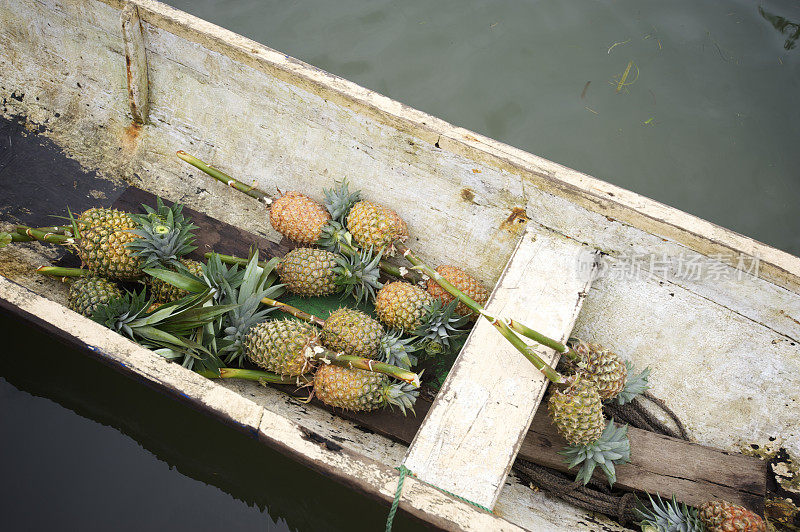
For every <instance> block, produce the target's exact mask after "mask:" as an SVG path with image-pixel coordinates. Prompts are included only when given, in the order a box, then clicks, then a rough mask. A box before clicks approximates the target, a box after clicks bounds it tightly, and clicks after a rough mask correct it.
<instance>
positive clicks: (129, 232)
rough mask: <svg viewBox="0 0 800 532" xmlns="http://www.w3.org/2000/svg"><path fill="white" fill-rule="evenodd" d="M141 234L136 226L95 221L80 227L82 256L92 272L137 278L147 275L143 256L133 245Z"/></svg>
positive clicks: (133, 279) (121, 278) (129, 279)
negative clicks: (143, 268)
mask: <svg viewBox="0 0 800 532" xmlns="http://www.w3.org/2000/svg"><path fill="white" fill-rule="evenodd" d="M137 238H138V237H137V235H136V234H135V233H134V231H133V228H128V227H112V226H107V225H94V226H91V227H89V228H88V229H84V230H81V231H80V238H79V239H78V241H77V243H76V247H77V249H78V256H79V257H80V258H81V261H82V262H83V263H84V264H85V265H86V267H87V268H88V269H89V271H91V272H92V273H95V274H97V275H100V276H102V277H109V278H111V279H119V280H121V281H135V280H138V279H140V278H141V277H142V276H143V275H144V273H143V272H142V261H141V259H140V258H139V257H137V256H136V255H135V253H134V252H133V251H132V250H131V249H130V248H129V246H130V244H132V243H133V242H134V241H135V240H136V239H137Z"/></svg>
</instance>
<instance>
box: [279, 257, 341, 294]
mask: <svg viewBox="0 0 800 532" xmlns="http://www.w3.org/2000/svg"><path fill="white" fill-rule="evenodd" d="M336 267H337V262H336V255H335V254H334V253H331V252H330V251H325V250H324V249H316V248H297V249H293V250H292V251H290V252H289V253H287V254H286V256H285V257H284V258H283V260H282V261H281V262H280V264H278V268H277V271H278V275H279V276H280V278H281V282H282V283H283V284H285V285H286V288H287V289H288V290H289V291H291V292H294V293H295V294H298V295H301V296H327V295H330V294H335V293H336V292H338V291H339V287H338V286H337V285H336V271H335V270H336Z"/></svg>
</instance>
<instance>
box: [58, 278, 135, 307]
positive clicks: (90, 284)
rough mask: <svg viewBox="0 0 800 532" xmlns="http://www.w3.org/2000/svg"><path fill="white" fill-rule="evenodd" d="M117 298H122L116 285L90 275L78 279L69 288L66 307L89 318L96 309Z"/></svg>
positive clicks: (120, 291)
mask: <svg viewBox="0 0 800 532" xmlns="http://www.w3.org/2000/svg"><path fill="white" fill-rule="evenodd" d="M118 297H122V290H120V288H119V287H118V286H117V285H116V283H114V282H113V281H110V280H108V279H104V278H103V277H95V276H93V275H91V276H87V277H80V278H79V279H77V280H75V282H73V283H72V285H71V286H70V287H69V298H68V301H69V303H68V306H69V308H70V309H71V310H74V311H75V312H77V313H79V314H83V315H84V316H87V317H91V315H92V314H93V313H94V311H95V310H96V309H97V307H99V306H100V305H104V304H106V303H108V302H109V301H111V300H112V299H115V298H118Z"/></svg>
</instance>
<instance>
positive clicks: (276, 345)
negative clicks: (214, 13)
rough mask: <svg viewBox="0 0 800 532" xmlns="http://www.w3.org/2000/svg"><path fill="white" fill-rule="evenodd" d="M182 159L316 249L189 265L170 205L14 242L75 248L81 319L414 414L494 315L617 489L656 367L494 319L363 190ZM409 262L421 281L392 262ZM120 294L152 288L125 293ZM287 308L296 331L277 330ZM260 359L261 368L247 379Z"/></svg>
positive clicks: (579, 445)
mask: <svg viewBox="0 0 800 532" xmlns="http://www.w3.org/2000/svg"><path fill="white" fill-rule="evenodd" d="M179 156H180V157H181V158H182V159H184V160H186V161H188V162H190V163H191V164H193V165H195V166H197V167H198V168H200V169H202V170H204V171H206V172H207V173H209V174H210V175H212V176H213V177H215V178H217V179H220V180H222V181H224V182H226V183H228V184H232V186H233V187H234V188H236V189H237V190H240V191H243V192H245V193H248V195H251V196H253V197H256V198H258V199H259V200H261V201H263V202H264V203H266V204H267V205H269V206H270V212H269V220H270V223H271V225H272V227H273V228H274V229H276V230H277V231H278V232H280V233H281V234H283V235H284V236H285V237H287V238H288V239H290V240H292V241H294V242H295V243H297V244H298V245H299V246H300V247H297V248H295V249H293V250H292V251H290V252H288V253H287V254H286V255H285V256H284V257H273V258H272V259H271V260H269V261H259V260H258V253H257V252H254V253H251V256H250V257H249V258H247V259H244V258H236V257H227V256H223V255H218V254H215V253H211V254H208V255H207V257H208V261H207V262H206V263H200V262H197V261H193V260H189V259H187V258H186V257H185V256H186V255H187V254H188V253H190V252H191V251H193V250H194V249H196V248H195V246H194V244H193V243H194V235H193V234H192V230H193V229H196V227H195V226H194V225H192V224H191V221H189V220H188V219H186V218H185V217H184V216H183V214H182V207H181V206H180V205H177V204H176V205H173V206H171V207H167V206H165V205H164V204H163V203H162V202H161V201H160V200H159V201H158V204H157V205H156V207H155V208H151V207H146V206H145V208H144V212H143V213H141V214H131V213H125V212H122V211H119V210H115V209H89V210H88V211H85V212H83V213H81V214H80V215H79V216H78V217H74V218H73V217H71V223H70V225H68V226H62V227H54V228H44V229H33V228H25V227H19V228H18V231H17V234H15V235H10V236H8V237H3V238H0V242H2V241H4V242H5V243H8V242H9V241H26V240H42V241H45V242H51V243H58V244H64V245H68V246H70V247H72V248H73V249H75V251H76V252H77V254H78V255H79V257H80V258H81V261H82V263H83V266H84V268H83V269H65V268H53V267H45V268H40V271H41V272H42V273H45V274H50V275H59V276H65V277H75V278H76V279H75V280H74V282H73V284H72V285H71V287H70V290H69V306H70V308H71V309H73V310H75V311H76V312H79V313H81V314H84V315H86V316H89V317H91V318H92V319H93V320H95V321H98V322H100V323H102V324H104V325H106V326H107V327H109V328H111V329H113V330H116V331H117V332H119V333H120V334H124V335H126V336H128V337H130V338H132V339H134V340H136V341H137V342H139V343H141V344H142V345H144V346H146V347H148V348H150V349H153V350H154V351H155V352H156V353H158V354H160V355H161V356H163V357H165V358H167V359H169V360H173V361H177V362H180V363H182V364H183V365H184V366H185V367H187V368H190V369H194V370H196V371H198V372H199V373H201V374H203V375H205V376H208V377H211V378H248V379H254V380H258V381H260V382H262V383H264V382H275V383H296V384H299V385H302V386H308V387H311V389H312V390H313V392H312V393H313V394H314V395H316V397H317V398H319V399H320V400H321V401H322V402H324V403H326V404H328V405H331V406H333V407H338V408H342V409H347V410H355V411H372V410H376V409H379V408H383V407H386V406H389V407H395V406H396V407H398V408H399V410H400V411H401V412H402V413H404V414H405V413H406V411H407V410H412V411H413V407H414V403H415V401H416V399H417V397H418V394H419V391H418V388H419V386H420V375H419V374H417V373H415V372H414V367H415V365H416V364H417V362H418V360H419V359H420V358H422V357H427V358H431V357H433V358H435V357H437V356H441V355H442V354H443V353H447V352H452V351H453V350H454V349H455V346H456V345H457V342H455V340H456V339H458V338H459V337H463V336H464V335H465V334H466V333H467V332H468V330H469V328H470V326H471V325H472V323H473V322H474V320H475V319H478V317H483V318H485V319H488V320H489V321H490V322H491V323H492V324H493V325H494V326H495V327H496V328H497V329H498V331H499V333H500V334H501V335H503V336H504V337H505V338H506V339H507V340H508V341H509V342H510V343H511V344H512V345H513V346H514V347H515V348H516V349H518V350H519V351H520V352H521V354H522V355H524V356H526V357H527V358H528V359H529V360H530V361H531V362H532V363H534V365H535V366H536V367H537V368H538V369H540V370H541V371H542V372H543V373H544V374H545V376H546V377H547V378H549V379H550V380H551V381H552V383H553V385H552V386H551V389H550V395H549V398H548V410H549V413H550V417H551V419H552V421H553V423H554V424H555V425H556V427H557V428H558V431H559V433H560V434H561V435H562V436H563V437H564V438H565V439H566V441H567V442H568V444H569V445H568V447H566V448H565V449H564V450H563V451H562V454H563V455H565V456H566V458H567V461H568V463H569V464H570V467H575V466H578V465H580V466H581V467H580V469H579V472H578V475H577V479H576V480H577V481H579V482H582V483H583V484H586V483H588V481H589V479H590V478H591V476H592V474H593V472H594V470H595V468H596V467H597V466H599V467H600V468H601V469H602V470H603V471H604V472H605V474H606V476H607V478H608V480H609V483H610V484H612V485H613V483H614V482H615V464H618V463H621V462H625V461H628V460H629V457H630V444H629V441H628V438H627V426H617V425H615V424H614V422H613V420H612V421H606V419H605V418H604V416H603V407H602V402H603V401H612V400H614V401H617V402H619V403H620V404H625V403H626V402H629V401H631V400H632V399H633V398H634V397H635V396H636V395H637V394H639V393H642V392H643V391H644V390H646V389H647V386H648V385H647V378H648V374H649V370H648V369H645V370H644V371H642V372H641V373H638V374H637V373H636V372H635V371H634V370H633V368H632V366H631V365H630V364H626V363H623V361H622V360H621V359H620V358H619V357H618V356H617V355H616V354H614V353H613V352H611V351H608V350H606V349H603V348H602V347H600V346H595V345H592V344H588V343H586V342H582V341H580V340H570V342H568V343H567V344H561V343H560V342H558V341H556V340H553V339H550V338H547V337H545V336H543V335H541V334H540V333H537V332H536V331H534V330H533V329H530V328H529V327H527V326H525V325H522V324H519V323H518V322H515V321H514V320H511V319H502V318H499V317H497V316H492V315H490V314H489V313H488V312H487V311H486V309H485V308H484V305H485V303H486V301H487V300H488V296H489V292H488V290H487V289H486V287H485V286H483V284H482V283H481V282H479V281H478V280H477V279H476V278H475V277H473V276H472V275H470V274H468V273H467V272H465V271H464V270H462V269H460V268H458V267H456V266H451V265H442V266H439V267H438V268H436V269H433V268H431V267H429V266H428V265H427V264H425V263H424V262H423V261H422V260H421V259H420V258H419V257H418V256H417V255H416V254H414V252H413V251H412V250H411V249H409V248H408V247H407V246H406V244H405V241H406V239H407V237H408V227H407V225H406V223H405V221H404V220H403V219H402V218H401V217H400V216H399V215H398V214H397V213H396V212H394V211H393V210H391V209H389V208H387V207H385V206H383V205H380V204H377V203H374V202H371V201H367V200H364V199H362V198H361V194H360V192H357V191H356V192H351V191H350V190H349V187H348V185H347V183H346V182H341V183H339V184H338V186H337V187H335V188H333V189H330V190H325V191H324V197H325V200H324V202H323V203H319V202H317V201H315V200H314V199H312V198H310V197H308V196H306V195H304V194H302V193H300V192H294V191H292V192H286V193H283V194H281V195H279V196H278V197H270V196H269V195H267V194H265V193H263V192H261V191H256V190H255V189H252V187H247V186H246V185H244V184H242V183H240V182H238V181H236V180H234V179H232V178H230V177H229V176H227V175H225V174H222V173H221V172H219V171H218V170H216V169H213V168H211V167H208V166H207V165H205V163H202V161H199V160H198V159H195V158H193V157H191V156H189V155H188V154H185V153H183V152H179ZM0 236H2V235H0ZM398 252H399V255H400V256H402V257H403V258H404V259H406V260H408V262H410V264H411V268H410V269H406V268H400V267H398V266H396V265H394V264H392V263H390V262H389V261H387V260H386V258H387V257H390V256H393V255H396V254H398ZM240 266H242V267H241V268H240ZM68 270H69V271H68ZM118 282H128V283H130V282H139V283H142V284H143V285H144V288H142V289H141V290H139V291H136V290H133V291H125V290H123V288H121V287H120V286H119V284H118ZM284 291H289V292H291V293H293V294H296V295H298V296H302V297H321V296H328V295H331V294H336V293H340V294H342V295H343V296H344V297H346V296H352V298H353V299H354V300H355V301H356V302H361V301H365V300H366V301H369V302H372V303H373V304H374V309H375V315H376V317H377V319H375V318H373V317H372V316H370V315H368V314H366V313H364V312H362V311H360V310H357V309H355V308H347V307H343V308H340V309H338V310H336V311H334V312H332V313H331V314H330V315H329V316H328V317H327V318H326V319H322V318H320V317H317V316H313V315H310V314H308V313H306V312H304V311H302V310H300V309H297V308H294V307H291V306H289V305H288V304H286V303H282V302H279V301H277V300H276V299H275V298H277V297H279V296H280V295H281V294H282V293H283V292H284ZM276 310H281V311H283V312H285V313H287V314H289V315H290V316H292V317H291V318H288V319H270V317H269V314H270V313H272V312H274V311H276ZM522 338H528V339H533V340H535V341H536V342H539V343H541V344H543V345H546V346H548V347H551V348H553V349H556V350H557V351H558V352H560V353H561V354H562V355H563V359H562V360H564V361H566V368H567V371H566V373H565V374H562V373H559V372H558V371H556V370H555V369H554V368H552V367H550V366H548V365H547V364H546V363H544V362H543V361H542V360H541V359H540V358H539V357H538V355H536V354H535V352H534V351H533V349H532V348H531V347H530V346H529V345H528V344H527V343H526V342H524V341H523V340H522ZM487 355H488V354H487ZM245 360H247V361H249V362H250V363H251V364H253V365H255V366H257V367H258V368H260V369H259V370H257V371H256V370H248V369H238V368H236V367H234V366H241V365H242V363H243V361H245ZM662 510H663V511H662ZM653 512H654V513H653ZM653 512H651V513H650V514H646V519H645V521H648V524H649V523H651V522H652V521H653V520H656V521H657V520H658V519H660V518H661V517H663V515H662V514H664V515H666V516H667V517H666V519H667V520H672V519H673V517H674V516H675V515H678V514H680V515H683V516H685V515H687V514H685V512H682V511H677V510H675V511H673V509H671V508H666V509H665V507H663V506H657V505H654V510H653ZM676 512H677V513H676ZM691 515H693V514H691ZM691 515H690V517H691ZM648 519H649V520H648ZM689 520H690V521H691V520H692V519H689ZM662 521H663V519H662ZM656 529H661V528H660V527H656ZM690 529H691V528H690ZM754 530H756V529H754Z"/></svg>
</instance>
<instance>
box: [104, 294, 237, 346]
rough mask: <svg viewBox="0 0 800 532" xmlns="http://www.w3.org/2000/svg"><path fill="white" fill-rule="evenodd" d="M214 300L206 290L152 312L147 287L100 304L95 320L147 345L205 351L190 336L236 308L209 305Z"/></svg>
mask: <svg viewBox="0 0 800 532" xmlns="http://www.w3.org/2000/svg"><path fill="white" fill-rule="evenodd" d="M210 299H211V294H210V292H209V291H208V290H205V291H203V292H201V293H199V294H190V295H188V296H186V297H185V298H183V299H179V300H178V301H175V302H172V303H168V304H166V305H161V306H160V307H158V308H157V309H155V310H154V311H152V312H148V311H147V309H148V307H149V306H150V304H151V300H149V299H147V298H146V297H145V293H144V290H142V291H140V292H138V293H137V292H133V293H131V292H127V293H126V294H125V295H123V296H122V297H118V298H115V299H112V300H111V301H109V302H108V303H106V304H105V305H101V306H99V307H98V308H97V309H96V310H95V312H94V314H92V319H93V320H94V321H96V322H98V323H100V324H101V325H104V326H106V327H108V328H109V329H111V330H113V331H116V332H118V333H120V334H124V335H125V336H128V337H129V338H131V339H132V340H135V341H137V342H139V343H142V344H143V345H145V346H146V347H166V348H171V349H173V350H178V351H185V350H193V349H195V350H200V351H205V348H204V347H203V346H202V345H201V344H199V343H197V342H195V341H194V340H192V339H190V338H189V335H191V334H192V333H194V332H195V330H196V329H198V328H200V327H202V326H203V325H206V324H207V323H210V322H211V321H213V320H214V319H215V318H216V317H217V316H220V315H222V314H224V313H226V312H228V311H230V310H231V309H232V308H233V305H209V306H207V305H206V302H208V301H209V300H210Z"/></svg>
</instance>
